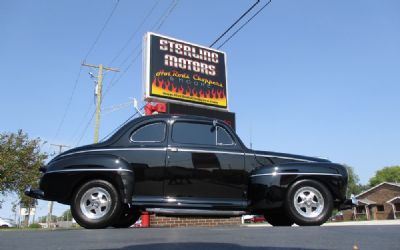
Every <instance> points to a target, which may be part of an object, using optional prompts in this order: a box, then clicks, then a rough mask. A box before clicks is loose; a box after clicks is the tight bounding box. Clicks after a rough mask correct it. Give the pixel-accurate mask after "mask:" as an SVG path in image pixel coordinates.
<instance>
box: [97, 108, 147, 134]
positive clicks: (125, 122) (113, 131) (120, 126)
mask: <svg viewBox="0 0 400 250" xmlns="http://www.w3.org/2000/svg"><path fill="white" fill-rule="evenodd" d="M145 106H146V104H145V105H143V106H142V107H141V108H140V109H139V110H138V111H136V112H135V113H134V114H133V115H131V116H130V117H129V118H128V119H126V121H124V122H123V123H122V124H121V125H119V126H118V127H117V128H116V129H114V130H112V131H111V132H110V133H108V134H107V135H106V136H105V137H103V138H102V139H101V140H100V141H104V140H105V139H106V138H108V137H109V136H110V135H112V134H114V133H115V132H116V131H117V130H118V129H120V128H122V127H123V126H124V125H125V124H127V123H128V122H129V121H130V120H131V119H132V118H133V117H135V116H136V115H137V114H139V111H141V110H142V109H143V108H144V107H145Z"/></svg>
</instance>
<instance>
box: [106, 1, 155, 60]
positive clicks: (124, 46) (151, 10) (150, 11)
mask: <svg viewBox="0 0 400 250" xmlns="http://www.w3.org/2000/svg"><path fill="white" fill-rule="evenodd" d="M160 1H161V0H157V1H156V2H155V4H154V5H153V6H152V7H151V9H150V10H149V12H148V13H147V15H146V16H145V17H144V18H143V20H142V22H141V23H140V24H139V26H138V27H137V28H136V30H135V31H134V32H133V33H132V34H131V36H130V37H129V39H128V40H127V41H126V42H125V44H124V45H123V46H122V48H121V49H120V50H119V51H118V52H117V54H116V55H115V56H114V58H113V59H112V60H111V62H110V63H109V65H112V64H113V63H114V62H115V60H117V59H118V57H119V56H120V55H121V53H122V52H123V51H124V50H125V49H126V48H127V47H128V45H129V44H130V43H131V41H132V40H133V38H134V37H135V36H136V35H137V33H138V32H139V30H140V29H141V28H142V26H143V25H144V24H145V22H146V21H147V19H148V18H149V17H150V16H151V14H152V13H153V12H154V10H155V9H156V8H157V6H158V4H159V3H160Z"/></svg>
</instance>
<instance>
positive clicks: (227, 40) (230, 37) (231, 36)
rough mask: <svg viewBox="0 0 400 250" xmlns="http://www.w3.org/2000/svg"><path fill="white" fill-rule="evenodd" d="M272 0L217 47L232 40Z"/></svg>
mask: <svg viewBox="0 0 400 250" xmlns="http://www.w3.org/2000/svg"><path fill="white" fill-rule="evenodd" d="M271 1H272V0H269V1H268V2H267V3H266V4H264V5H263V6H262V7H261V8H260V9H259V10H258V11H257V12H256V13H255V14H254V15H253V16H251V17H250V18H249V19H248V20H247V21H246V22H245V23H243V24H242V26H240V27H239V28H238V29H237V30H236V31H235V32H234V33H233V34H232V35H230V36H229V37H228V38H227V39H226V40H225V41H224V42H223V43H222V44H221V45H220V46H218V48H217V49H220V48H221V47H222V46H224V45H225V44H226V43H227V42H229V40H231V39H232V38H233V37H234V36H235V35H236V34H237V33H238V32H239V31H240V30H241V29H243V28H244V26H246V25H247V24H248V23H249V22H250V21H251V20H253V18H254V17H256V16H257V15H258V14H260V12H261V11H262V10H263V9H264V8H265V7H267V6H268V5H269V4H270V3H271Z"/></svg>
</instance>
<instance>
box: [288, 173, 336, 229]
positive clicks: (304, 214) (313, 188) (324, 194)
mask: <svg viewBox="0 0 400 250" xmlns="http://www.w3.org/2000/svg"><path fill="white" fill-rule="evenodd" d="M285 209H286V212H287V214H288V215H289V217H290V218H292V219H293V221H294V222H295V223H296V224H297V225H299V226H319V225H322V224H323V223H325V222H326V221H327V220H328V219H329V216H330V215H331V214H332V209H333V199H332V195H331V193H330V191H329V190H328V189H327V188H326V187H325V186H324V185H323V184H321V183H320V182H318V181H315V180H300V181H298V182H295V183H294V184H293V185H292V186H290V187H289V189H288V192H287V196H286V201H285Z"/></svg>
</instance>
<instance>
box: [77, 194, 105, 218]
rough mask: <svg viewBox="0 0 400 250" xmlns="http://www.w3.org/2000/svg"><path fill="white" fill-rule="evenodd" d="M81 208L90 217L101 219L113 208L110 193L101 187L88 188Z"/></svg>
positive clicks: (81, 201) (81, 202)
mask: <svg viewBox="0 0 400 250" xmlns="http://www.w3.org/2000/svg"><path fill="white" fill-rule="evenodd" d="M79 203H80V209H81V211H82V213H83V214H84V215H85V216H86V217H87V218H89V219H99V218H102V217H103V216H105V215H106V214H107V213H108V212H109V211H110V208H111V205H112V200H111V195H110V193H109V192H108V191H107V190H105V189H104V188H101V187H93V188H90V189H88V190H87V191H86V192H85V193H84V194H83V195H82V198H81V200H80V202H79Z"/></svg>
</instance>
